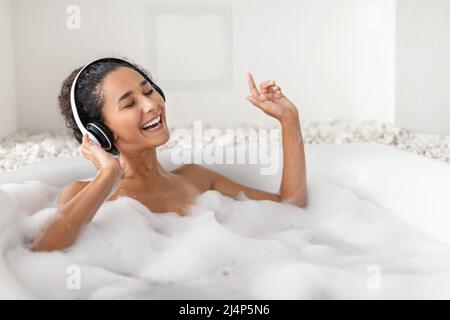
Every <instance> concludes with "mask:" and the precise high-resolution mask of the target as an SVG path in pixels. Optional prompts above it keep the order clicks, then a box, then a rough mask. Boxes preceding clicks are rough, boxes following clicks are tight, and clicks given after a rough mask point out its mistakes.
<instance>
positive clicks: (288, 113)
mask: <svg viewBox="0 0 450 320" xmlns="http://www.w3.org/2000/svg"><path fill="white" fill-rule="evenodd" d="M247 82H248V87H249V89H250V92H251V93H252V95H251V96H248V97H247V100H248V101H250V102H251V103H252V104H253V105H255V106H256V107H258V108H260V109H261V110H262V111H264V112H265V113H266V114H268V115H269V116H271V117H274V118H275V119H277V120H278V121H280V122H283V121H289V120H293V119H294V120H297V119H298V110H297V107H296V106H295V105H294V104H293V103H292V102H291V101H290V100H289V99H288V98H286V97H285V96H284V94H283V92H281V88H280V87H279V86H277V85H276V83H275V81H274V80H269V81H265V82H262V83H261V84H260V85H259V87H260V90H261V92H259V91H258V89H257V88H256V84H255V81H254V80H253V76H252V74H251V73H248V74H247Z"/></svg>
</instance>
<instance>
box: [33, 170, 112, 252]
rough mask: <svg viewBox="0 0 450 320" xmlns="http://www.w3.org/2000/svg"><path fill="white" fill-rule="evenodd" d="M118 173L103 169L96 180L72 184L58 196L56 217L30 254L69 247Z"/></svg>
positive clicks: (101, 200) (90, 218) (95, 210)
mask: <svg viewBox="0 0 450 320" xmlns="http://www.w3.org/2000/svg"><path fill="white" fill-rule="evenodd" d="M117 178H118V171H117V170H116V169H114V168H111V169H110V168H104V169H100V170H99V171H97V175H96V176H95V178H94V179H93V180H92V181H91V182H89V183H88V184H87V185H85V184H84V183H83V182H75V183H73V184H71V185H69V186H68V187H67V188H65V189H64V191H63V192H62V193H61V196H60V197H59V199H58V204H60V207H59V209H58V212H57V213H56V216H55V218H54V219H53V220H52V221H51V222H50V223H49V225H48V226H47V228H46V229H45V230H44V232H43V233H42V235H41V236H40V237H38V238H37V239H36V240H35V241H34V243H33V245H32V248H31V249H32V250H33V251H52V250H60V249H64V248H66V247H68V246H70V245H72V244H73V243H74V242H75V240H76V238H77V236H78V233H79V232H80V229H81V228H82V227H83V226H84V225H85V224H87V223H89V222H90V221H91V220H92V218H93V217H94V216H95V213H96V212H97V210H98V209H99V208H100V206H101V205H102V204H103V202H104V201H105V200H106V198H107V197H108V195H109V193H110V192H111V190H112V188H113V186H114V183H115V182H116V179H117Z"/></svg>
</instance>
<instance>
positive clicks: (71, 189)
mask: <svg viewBox="0 0 450 320" xmlns="http://www.w3.org/2000/svg"><path fill="white" fill-rule="evenodd" d="M89 182H90V181H84V180H78V181H75V182H72V183H71V184H69V185H68V186H66V187H65V188H64V189H63V191H62V192H61V194H60V195H59V197H58V200H57V202H58V204H65V203H67V202H68V201H69V200H70V199H72V198H73V197H75V196H76V195H77V194H78V193H79V192H80V191H81V190H83V189H84V187H86V186H87V185H88V184H89Z"/></svg>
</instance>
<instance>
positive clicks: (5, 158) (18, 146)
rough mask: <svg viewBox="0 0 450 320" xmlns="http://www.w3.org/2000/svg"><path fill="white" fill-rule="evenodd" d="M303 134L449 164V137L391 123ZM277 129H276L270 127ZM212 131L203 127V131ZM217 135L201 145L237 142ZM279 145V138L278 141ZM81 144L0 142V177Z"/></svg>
mask: <svg viewBox="0 0 450 320" xmlns="http://www.w3.org/2000/svg"><path fill="white" fill-rule="evenodd" d="M301 127H302V134H303V140H304V142H305V144H320V143H333V144H344V143H355V142H358V143H361V142H375V143H380V144H385V145H392V146H395V147H396V148H398V149H400V150H405V151H409V152H413V153H416V154H420V155H424V156H426V157H429V158H434V159H438V160H443V161H447V162H450V148H449V147H450V136H442V135H425V134H413V133H411V132H409V131H407V130H405V129H402V128H399V127H396V126H394V125H391V124H386V123H380V122H376V121H363V122H361V121H360V122H355V121H332V122H307V121H304V122H302V125H301ZM235 128H242V129H244V131H245V132H250V131H249V130H252V129H254V130H253V132H254V131H255V130H256V131H258V130H260V129H271V128H268V127H261V126H252V125H248V124H240V125H235ZM273 128H279V126H278V127H272V129H273ZM177 129H184V130H188V131H189V132H191V133H192V135H193V134H194V131H193V130H194V126H193V125H191V126H189V127H186V128H176V127H172V128H171V129H170V130H171V132H172V134H171V138H170V140H169V141H168V142H167V143H166V144H165V145H163V146H160V147H159V149H170V148H174V147H179V146H181V147H183V143H186V142H185V141H182V140H185V139H184V138H183V137H182V136H181V135H173V132H174V130H177ZM208 129H211V127H210V126H204V127H203V131H205V130H208ZM215 129H217V130H219V131H218V132H219V135H209V136H208V135H202V136H201V139H202V143H203V145H204V146H206V145H209V144H215V145H221V146H223V145H229V144H233V143H236V140H235V139H233V138H232V137H231V139H230V131H231V130H230V129H225V128H215ZM277 140H278V141H277V143H279V138H278V139H277ZM224 141H225V143H224ZM79 150H80V145H79V143H78V142H77V141H76V140H75V138H74V137H73V136H72V135H71V134H70V133H69V132H58V133H54V132H48V133H40V134H33V135H32V134H28V133H27V132H20V133H17V134H15V135H13V136H10V137H7V138H4V139H2V140H0V174H2V173H6V172H10V171H13V170H15V169H17V168H20V167H23V166H26V165H28V164H31V163H35V162H38V161H40V160H42V159H46V158H52V157H66V156H76V155H80V151H79Z"/></svg>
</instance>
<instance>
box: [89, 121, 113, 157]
mask: <svg viewBox="0 0 450 320" xmlns="http://www.w3.org/2000/svg"><path fill="white" fill-rule="evenodd" d="M86 129H87V130H88V131H89V132H90V133H92V134H93V135H94V136H95V137H96V138H97V140H98V142H100V144H101V147H102V149H105V150H109V149H111V148H112V147H113V145H114V144H113V141H114V136H113V134H112V133H111V131H110V130H109V129H108V127H107V126H105V125H103V124H101V123H99V122H91V123H89V124H88V125H87V126H86Z"/></svg>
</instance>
